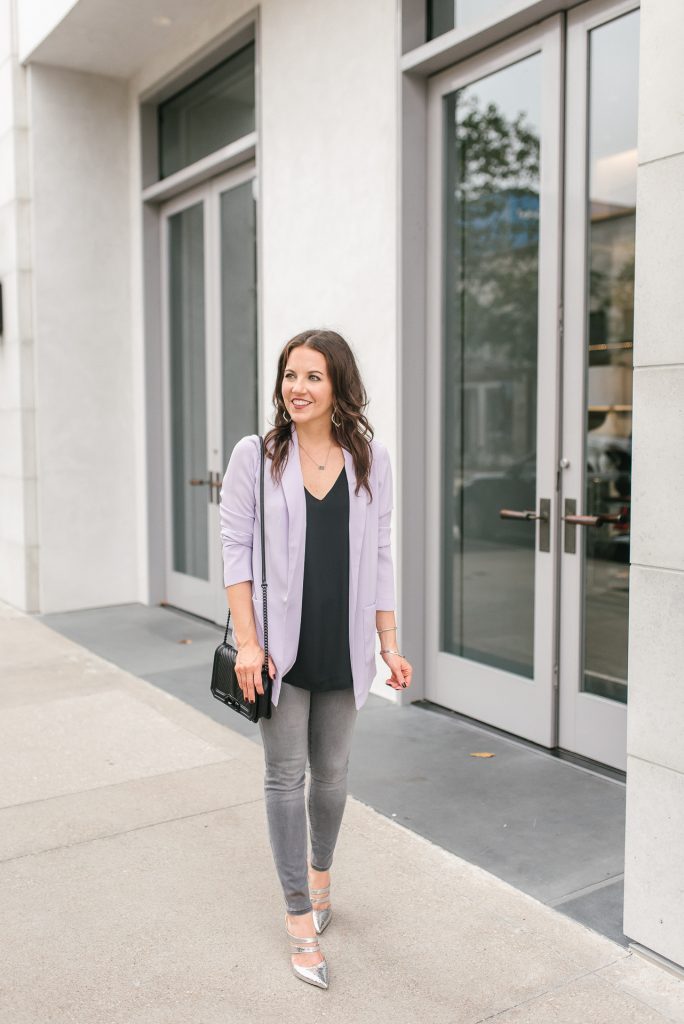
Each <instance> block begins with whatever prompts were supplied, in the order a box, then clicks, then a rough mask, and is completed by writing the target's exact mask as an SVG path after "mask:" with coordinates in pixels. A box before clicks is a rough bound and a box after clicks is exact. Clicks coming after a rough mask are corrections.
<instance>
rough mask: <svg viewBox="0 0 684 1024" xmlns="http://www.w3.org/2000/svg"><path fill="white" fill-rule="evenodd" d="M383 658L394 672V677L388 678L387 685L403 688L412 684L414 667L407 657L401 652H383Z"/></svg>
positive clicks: (396, 688) (397, 688)
mask: <svg viewBox="0 0 684 1024" xmlns="http://www.w3.org/2000/svg"><path fill="white" fill-rule="evenodd" d="M381 658H382V660H383V661H384V662H385V664H386V665H387V667H388V668H389V670H390V672H391V673H392V678H391V679H387V680H386V685H387V686H391V687H392V688H393V689H395V690H403V689H405V688H406V687H407V686H410V685H411V676H412V675H413V668H412V666H411V664H410V662H408V661H407V660H406V658H403V657H402V656H401V654H382V655H381Z"/></svg>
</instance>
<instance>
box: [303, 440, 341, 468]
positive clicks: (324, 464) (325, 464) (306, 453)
mask: <svg viewBox="0 0 684 1024" xmlns="http://www.w3.org/2000/svg"><path fill="white" fill-rule="evenodd" d="M332 446H333V443H332V441H331V442H330V448H332ZM299 447H300V448H301V449H302V451H303V452H304V454H305V455H309V453H308V452H307V450H306V448H305V447H304V445H303V444H302V442H301V441H300V442H299ZM330 448H328V454H327V455H326V457H325V462H324V463H323V465H322V466H321V465H319V463H318V462H316V460H315V459H314V457H313V455H309V458H310V459H311V461H312V462H313V463H314V465H316V466H318V468H319V469H325V467H326V466H327V464H328V458H329V456H330Z"/></svg>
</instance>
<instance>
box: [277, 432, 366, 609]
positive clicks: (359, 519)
mask: <svg viewBox="0 0 684 1024" xmlns="http://www.w3.org/2000/svg"><path fill="white" fill-rule="evenodd" d="M290 434H291V436H292V441H293V448H292V450H291V451H290V455H289V458H288V460H287V465H286V466H285V469H284V471H283V476H282V487H283V493H284V495H285V502H286V504H287V528H288V566H287V592H288V595H289V594H291V593H292V581H293V577H294V573H295V569H296V567H297V566H298V565H299V564H300V562H301V565H302V566H303V564H304V550H305V543H306V498H305V495H304V478H303V476H302V467H301V463H300V461H299V439H298V437H297V431H296V430H295V428H294V425H291V426H290ZM342 453H343V455H344V465H345V470H346V473H347V484H348V486H349V603H350V607H351V608H352V609H354V608H356V595H357V592H358V582H359V567H360V564H361V549H362V546H363V533H364V529H365V525H366V509H367V506H368V493H367V492H366V490H365V489H364V488H361V490H360V491H359V494H358V496H357V495H356V494H355V493H354V491H355V488H356V474H355V472H354V460H353V458H352V454H351V452H349V451H347V449H346V448H343V449H342Z"/></svg>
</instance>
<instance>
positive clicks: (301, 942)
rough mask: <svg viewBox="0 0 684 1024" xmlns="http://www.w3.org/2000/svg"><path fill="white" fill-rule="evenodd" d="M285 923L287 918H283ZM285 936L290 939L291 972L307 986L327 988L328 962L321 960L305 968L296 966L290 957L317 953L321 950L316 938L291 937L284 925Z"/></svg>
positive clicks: (300, 965) (299, 965) (301, 965)
mask: <svg viewBox="0 0 684 1024" xmlns="http://www.w3.org/2000/svg"><path fill="white" fill-rule="evenodd" d="M285 921H286V922H287V918H285ZM285 927H286V930H287V934H288V936H289V939H290V947H291V948H290V964H291V966H292V970H293V971H294V973H295V974H296V975H297V977H298V978H301V979H302V981H307V982H308V983H309V985H316V986H317V987H318V988H327V987H328V962H327V960H325V959H323V960H321V962H320V963H319V964H313V966H311V967H306V966H304V965H303V964H296V963H294V961H293V960H292V956H293V955H294V954H296V953H318V952H319V951H320V949H321V947H320V945H319V942H318V938H317V937H316V936H315V935H314V936H312V937H309V936H302V935H293V934H292V932H291V931H290V929H289V928H288V927H287V923H286V925H285Z"/></svg>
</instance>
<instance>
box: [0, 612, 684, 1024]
mask: <svg viewBox="0 0 684 1024" xmlns="http://www.w3.org/2000/svg"><path fill="white" fill-rule="evenodd" d="M0 652H1V653H0V678H1V683H0V702H1V703H2V718H1V720H0V769H1V771H2V780H3V787H2V809H1V810H0V818H1V820H0V824H1V826H2V827H1V831H0V835H1V837H2V838H1V839H0V843H1V849H2V864H1V865H0V887H1V891H2V918H3V933H4V939H5V941H4V943H3V947H4V948H3V971H2V974H1V975H0V1020H1V1021H2V1022H3V1024H4V1022H7V1024H10V1022H11V1024H27V1022H31V1024H47V1022H50V1024H52V1022H55V1024H62V1022H78V1024H100V1022H107V1024H119V1022H121V1024H135V1022H138V1021H140V1022H143V1021H144V1022H145V1024H157V1022H159V1024H185V1022H188V1024H190V1022H192V1024H214V1022H230V1024H232V1022H236V1024H237V1022H240V1024H242V1022H246V1021H252V1020H253V1021H257V1022H261V1021H263V1022H268V1024H270V1022H274V1024H275V1022H276V1021H277V1022H278V1024H289V1022H292V1024H295V1022H297V1024H300V1022H301V1024H308V1022H309V1021H310V1022H312V1024H313V1022H314V1021H317V1020H319V1019H324V1020H327V1021H333V1022H337V1021H339V1022H345V1024H356V1022H359V1024H361V1022H363V1024H366V1022H369V1024H370V1022H378V1024H379V1022H383V1024H385V1022H387V1021H390V1020H391V1021H392V1024H403V1022H407V1024H408V1022H411V1024H413V1022H414V1021H416V1020H417V1019H419V1018H424V1019H425V1021H430V1024H433V1022H434V1024H441V1022H444V1024H447V1022H448V1024H461V1022H463V1024H465V1022H468V1024H476V1022H480V1021H484V1020H488V1019H490V1018H492V1017H496V1019H497V1022H499V1024H513V1022H529V1024H536V1022H540V1024H541V1022H544V1024H546V1022H547V1021H548V1020H549V1019H550V1018H551V1017H552V1016H553V1018H554V1019H555V1021H557V1022H560V1024H562V1022H567V1024H570V1022H573V1024H574V1022H578V1024H579V1022H581V1024H586V1022H597V1024H613V1022H615V1024H618V1022H619V1024H630V1022H635V1024H651V1022H653V1024H655V1022H663V1021H677V1022H683V1024H684V982H683V981H681V980H679V979H678V978H676V977H674V976H673V975H672V974H670V973H669V972H668V971H666V970H664V969H662V968H660V967H658V966H655V965H654V964H651V963H649V962H647V961H645V960H644V959H642V958H641V957H639V956H638V955H636V954H634V953H632V952H630V951H629V950H626V949H625V948H624V947H623V946H621V945H618V944H616V943H613V942H612V941H610V940H609V939H606V938H604V937H603V936H601V935H598V934H597V933H596V932H594V931H592V930H590V929H588V928H586V927H584V926H583V925H581V924H579V923H577V922H575V921H573V920H571V919H570V918H568V917H566V916H564V915H561V914H559V913H558V912H557V911H554V910H552V909H551V908H549V907H547V906H545V905H544V904H543V903H540V902H538V901H537V900H535V899H533V898H532V897H530V896H528V895H526V894H524V893H522V892H520V891H519V890H517V889H514V888H512V887H511V886H509V885H508V884H506V883H505V882H503V881H501V880H500V879H498V878H495V877H494V876H493V875H490V874H488V873H487V872H485V871H483V870H482V869H480V868H477V867H475V866H473V865H471V864H469V863H468V862H466V861H464V860H461V859H460V858H458V857H456V856H454V855H453V854H451V853H448V852H446V851H444V850H442V849H441V848H440V847H438V846H435V845H433V844H431V843H430V842H428V841H427V840H425V839H423V838H421V837H420V836H418V835H417V834H416V833H414V832H411V831H408V830H407V829H405V828H403V827H402V826H401V825H398V824H396V823H395V822H393V821H391V820H390V819H388V818H387V817H384V816H383V815H380V814H378V813H376V812H375V811H373V810H372V809H371V808H369V807H367V806H366V805H364V804H363V803H361V802H359V801H357V800H355V799H353V798H351V797H350V798H349V802H348V804H347V809H346V812H345V818H344V822H343V825H342V831H341V834H340V840H339V843H338V847H337V851H336V859H335V867H334V870H333V890H332V895H333V901H334V906H335V919H334V921H333V923H332V925H331V926H330V929H329V930H328V931H326V932H325V933H324V935H323V936H322V942H321V945H322V948H323V950H324V952H325V954H326V956H327V957H328V960H329V963H330V979H331V980H330V988H329V990H328V991H321V990H319V989H315V988H313V987H312V986H309V985H305V984H303V983H302V982H301V981H299V980H298V979H297V978H295V977H294V975H293V974H292V972H291V970H290V966H289V959H288V950H287V941H286V937H285V927H284V920H285V916H284V905H283V900H282V894H281V891H280V887H279V884H278V881H277V877H276V874H275V868H274V865H273V860H272V857H271V850H270V847H269V843H268V838H267V827H266V816H265V807H264V801H263V788H262V787H263V781H262V780H263V774H262V771H263V770H262V757H263V755H262V751H261V747H260V746H259V745H258V744H256V743H254V742H252V741H250V740H249V739H245V738H244V737H243V736H240V735H239V734H237V733H236V732H234V731H233V730H231V729H227V728H225V727H224V726H222V725H220V724H217V723H216V722H215V721H212V720H211V719H210V718H208V717H207V716H206V715H203V714H202V713H200V712H199V711H196V710H195V709H193V708H191V707H189V706H188V705H187V704H185V703H183V702H181V701H179V700H177V699H176V698H174V697H172V696H170V695H169V694H167V693H165V692H164V691H162V690H159V689H158V688H156V687H154V686H152V685H150V684H149V683H146V682H145V681H143V680H141V679H138V678H136V677H135V676H133V675H131V674H129V673H127V672H125V671H123V670H121V669H120V668H117V667H116V666H114V665H112V664H111V663H110V662H108V661H105V660H104V659H102V658H99V657H97V656H95V655H93V654H91V653H90V652H88V651H86V650H85V649H84V648H82V647H79V646H78V645H77V644H75V643H73V642H72V641H70V640H68V639H66V638H65V637H63V636H61V635H60V634H58V633H56V632H54V631H53V630H51V629H49V628H47V627H46V626H44V625H43V624H41V623H39V622H38V621H36V620H35V619H33V618H31V617H30V616H25V615H22V614H20V613H18V612H15V611H13V610H12V609H9V608H7V607H6V606H2V605H0ZM207 685H208V682H207ZM362 713H363V712H362ZM226 714H231V712H229V711H228V710H226Z"/></svg>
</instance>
